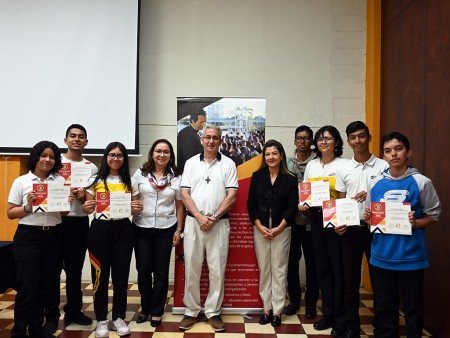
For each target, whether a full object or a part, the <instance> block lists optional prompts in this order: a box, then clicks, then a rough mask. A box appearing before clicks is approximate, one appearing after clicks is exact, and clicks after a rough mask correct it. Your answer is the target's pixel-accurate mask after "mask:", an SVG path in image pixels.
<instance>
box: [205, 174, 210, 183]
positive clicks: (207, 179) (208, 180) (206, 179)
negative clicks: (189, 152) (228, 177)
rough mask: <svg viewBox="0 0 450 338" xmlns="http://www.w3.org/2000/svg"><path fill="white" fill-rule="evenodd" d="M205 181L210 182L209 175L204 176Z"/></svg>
mask: <svg viewBox="0 0 450 338" xmlns="http://www.w3.org/2000/svg"><path fill="white" fill-rule="evenodd" d="M205 181H206V183H207V184H209V182H211V180H210V179H209V176H208V177H207V178H205Z"/></svg>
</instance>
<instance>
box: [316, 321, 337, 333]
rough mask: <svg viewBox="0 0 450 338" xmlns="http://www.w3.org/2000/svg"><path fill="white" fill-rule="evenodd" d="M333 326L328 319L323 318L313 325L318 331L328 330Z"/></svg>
mask: <svg viewBox="0 0 450 338" xmlns="http://www.w3.org/2000/svg"><path fill="white" fill-rule="evenodd" d="M332 326H333V324H332V323H330V322H327V321H326V320H323V319H321V320H318V321H317V322H315V323H314V325H313V327H314V330H317V331H323V330H327V329H329V328H330V327H332Z"/></svg>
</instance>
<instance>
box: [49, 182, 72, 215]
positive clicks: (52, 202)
mask: <svg viewBox="0 0 450 338" xmlns="http://www.w3.org/2000/svg"><path fill="white" fill-rule="evenodd" d="M69 195H70V186H69V185H63V184H61V185H60V184H49V185H48V196H47V211H49V212H52V211H70V203H69Z"/></svg>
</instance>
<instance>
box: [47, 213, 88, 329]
mask: <svg viewBox="0 0 450 338" xmlns="http://www.w3.org/2000/svg"><path fill="white" fill-rule="evenodd" d="M61 230H62V251H61V260H60V270H59V271H60V274H61V271H62V269H64V271H65V273H66V297H67V304H66V305H65V306H64V312H65V314H66V315H67V316H74V315H76V314H78V313H80V312H81V308H82V306H83V294H82V290H81V276H82V272H83V265H84V259H85V258H86V249H87V235H88V232H89V217H88V216H83V217H72V216H65V217H62V223H61ZM60 297H61V292H60V276H58V278H56V280H55V281H54V282H53V283H52V285H51V290H50V296H49V299H48V302H47V305H46V307H45V317H46V319H47V321H57V320H58V319H59V315H60V312H59V303H60Z"/></svg>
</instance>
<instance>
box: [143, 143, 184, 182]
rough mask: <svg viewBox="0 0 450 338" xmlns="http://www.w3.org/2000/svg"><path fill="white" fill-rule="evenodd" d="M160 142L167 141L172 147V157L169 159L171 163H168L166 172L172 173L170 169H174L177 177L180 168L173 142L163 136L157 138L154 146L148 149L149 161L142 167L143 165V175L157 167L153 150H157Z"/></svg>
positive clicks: (170, 147) (174, 174)
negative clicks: (177, 163) (176, 163)
mask: <svg viewBox="0 0 450 338" xmlns="http://www.w3.org/2000/svg"><path fill="white" fill-rule="evenodd" d="M160 143H165V144H167V145H168V146H169V149H170V159H169V163H167V167H166V172H165V174H168V173H170V170H169V169H171V170H172V172H173V176H174V177H177V176H179V175H180V169H178V167H177V166H176V165H175V153H174V151H173V147H172V144H171V143H170V142H169V141H168V140H166V139H164V138H161V139H159V140H156V141H155V142H153V144H152V147H151V148H150V150H149V151H148V157H147V162H145V163H144V164H143V165H142V167H141V171H142V176H145V177H147V176H148V174H150V172H152V171H153V170H154V169H155V161H154V160H153V158H152V155H153V152H154V151H155V148H156V146H157V145H158V144H160Z"/></svg>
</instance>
